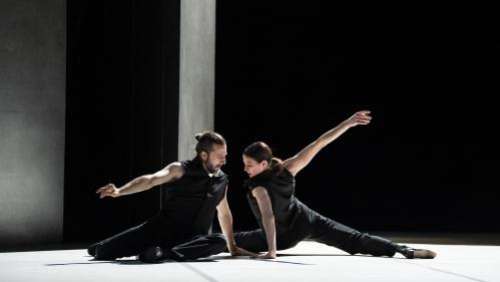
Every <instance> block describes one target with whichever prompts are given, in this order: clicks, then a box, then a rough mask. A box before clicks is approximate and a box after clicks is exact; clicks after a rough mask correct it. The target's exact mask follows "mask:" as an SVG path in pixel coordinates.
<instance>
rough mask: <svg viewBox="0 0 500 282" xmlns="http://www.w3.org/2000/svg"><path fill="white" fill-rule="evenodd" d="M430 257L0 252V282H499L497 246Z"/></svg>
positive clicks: (315, 247) (330, 251)
mask: <svg viewBox="0 0 500 282" xmlns="http://www.w3.org/2000/svg"><path fill="white" fill-rule="evenodd" d="M411 245H412V246H415V247H423V248H429V249H432V250H434V251H436V252H437V253H438V256H437V257H436V258H435V259H434V260H408V259H404V258H403V257H400V256H397V257H394V258H376V257H370V256H351V255H347V254H345V253H343V252H342V251H340V250H337V249H335V248H332V247H328V246H325V245H321V244H318V243H314V242H302V243H300V244H299V245H298V246H296V247H295V248H293V249H289V250H286V251H280V252H278V253H279V257H278V258H277V259H276V260H256V259H248V258H231V257H230V256H229V255H228V254H227V253H223V254H221V255H218V256H213V257H210V258H208V259H205V260H202V261H197V262H186V263H177V262H166V263H162V264H142V263H140V262H138V261H135V260H133V258H126V259H120V260H117V261H115V262H102V261H92V257H90V256H88V255H87V253H86V251H85V250H83V249H76V250H62V251H37V252H7V253H0V281H2V282H16V281H30V282H35V281H51V282H55V281H62V282H68V281H103V282H109V281H122V282H123V281H133V282H154V281H163V282H165V281H183V282H195V281H221V282H222V281H238V282H247V281H249V282H250V281H251V282H257V281H259V282H263V281H272V282H276V281H287V282H295V281H297V282H298V281H300V282H304V281H307V282H309V281H322V282H324V281H339V282H340V281H384V282H391V281H398V282H401V281H432V282H435V281H457V282H459V281H489V282H494V281H500V246H486V245H444V244H435V245H421V244H411Z"/></svg>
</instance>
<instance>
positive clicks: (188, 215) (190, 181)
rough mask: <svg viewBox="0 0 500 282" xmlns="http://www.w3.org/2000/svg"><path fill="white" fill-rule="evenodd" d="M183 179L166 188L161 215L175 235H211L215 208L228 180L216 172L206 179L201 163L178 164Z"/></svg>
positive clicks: (222, 195)
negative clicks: (180, 166) (181, 169)
mask: <svg viewBox="0 0 500 282" xmlns="http://www.w3.org/2000/svg"><path fill="white" fill-rule="evenodd" d="M181 164H182V167H183V168H184V175H183V176H182V177H181V178H180V179H178V180H177V181H174V182H172V183H169V184H167V185H166V189H165V191H166V195H165V197H164V198H163V209H162V213H163V215H164V216H165V217H166V220H167V221H168V222H170V223H172V224H173V226H175V228H176V232H180V231H181V230H182V233H184V234H185V235H186V236H187V235H188V234H189V235H206V234H208V233H209V232H210V229H211V226H212V223H213V219H214V216H215V211H216V207H217V205H218V204H219V203H220V201H221V200H222V199H223V198H224V194H225V190H226V186H227V184H228V177H227V175H226V174H225V173H224V172H223V171H222V170H219V171H218V173H216V174H215V175H209V174H208V173H207V172H206V170H205V169H204V168H203V165H202V163H201V160H200V159H199V158H194V159H193V160H188V161H183V162H181Z"/></svg>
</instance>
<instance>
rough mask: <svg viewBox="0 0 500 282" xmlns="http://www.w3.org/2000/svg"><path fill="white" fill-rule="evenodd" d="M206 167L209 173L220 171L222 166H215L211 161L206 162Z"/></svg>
mask: <svg viewBox="0 0 500 282" xmlns="http://www.w3.org/2000/svg"><path fill="white" fill-rule="evenodd" d="M205 167H206V168H207V170H208V172H209V173H216V172H218V171H219V169H220V167H214V166H212V165H211V164H210V163H209V162H206V163H205Z"/></svg>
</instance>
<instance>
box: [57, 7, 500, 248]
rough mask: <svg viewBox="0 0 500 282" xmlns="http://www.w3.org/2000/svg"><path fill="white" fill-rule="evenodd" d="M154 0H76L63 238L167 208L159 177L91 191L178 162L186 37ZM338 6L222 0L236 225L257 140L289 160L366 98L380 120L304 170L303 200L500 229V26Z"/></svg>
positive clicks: (431, 222)
mask: <svg viewBox="0 0 500 282" xmlns="http://www.w3.org/2000/svg"><path fill="white" fill-rule="evenodd" d="M146 2H147V3H146ZM146 2H145V3H142V2H140V1H133V0H129V1H121V2H120V4H116V3H104V2H102V3H101V2H99V3H98V2H97V1H78V3H73V2H71V3H68V97H67V98H68V100H67V101H68V103H67V133H66V134H67V136H66V139H67V140H66V141H67V152H66V185H65V186H66V188H65V189H66V190H65V198H66V201H65V229H64V230H65V239H66V241H76V240H95V239H100V238H103V237H104V236H108V235H111V234H113V233H116V232H118V231H121V230H123V229H124V228H126V227H129V226H131V225H132V224H137V223H139V222H141V221H142V220H144V219H146V218H147V217H148V216H150V215H152V214H153V213H154V212H155V211H157V210H158V209H159V207H160V206H159V189H153V190H152V191H149V192H146V193H142V194H138V195H132V196H129V197H124V198H120V199H113V200H109V199H105V200H98V199H97V198H96V196H95V194H93V193H94V191H95V189H97V188H98V187H99V186H100V185H104V184H106V183H108V182H114V183H116V184H117V185H121V184H124V183H125V182H126V181H129V180H131V179H132V178H133V177H135V176H138V175H140V174H143V173H148V172H153V171H156V170H158V169H160V168H161V167H162V166H163V165H166V164H167V163H168V162H170V161H173V160H174V159H175V158H173V157H172V156H173V154H170V155H169V154H167V153H165V151H162V149H161V148H162V147H163V148H165V146H166V147H168V148H173V147H175V146H176V144H172V143H168V142H167V141H165V139H162V134H167V135H169V136H176V134H177V132H176V129H175V126H172V124H174V125H175V124H176V123H167V122H165V119H164V116H165V113H166V112H167V113H172V112H173V111H172V107H173V108H175V106H176V103H178V101H176V100H175V99H174V100H169V99H170V98H168V97H163V98H162V97H160V96H158V95H156V94H155V93H159V92H161V91H163V90H164V89H168V90H169V91H175V87H174V86H172V85H174V84H173V83H172V82H171V81H175V79H176V77H175V75H174V76H173V77H172V76H171V75H170V76H169V74H168V72H167V73H166V74H165V72H163V74H162V71H164V70H165V68H164V67H162V66H165V65H166V64H167V62H176V58H175V57H174V58H167V57H166V56H167V55H165V54H169V53H168V50H164V49H163V47H166V46H167V47H168V46H169V48H173V49H172V50H174V51H175V50H176V49H175V48H177V47H176V46H177V45H176V42H177V41H176V40H178V34H176V33H175V31H172V30H175V28H173V29H172V28H171V27H172V25H171V24H169V22H168V21H169V20H172V21H173V22H175V19H176V17H178V13H177V12H175V11H176V9H177V8H178V7H165V6H162V5H167V4H160V3H154V2H149V1H146ZM158 2H163V1H158ZM165 2H169V1H165ZM326 3H328V2H326V1H322V2H318V1H316V2H315V1H313V2H308V3H307V5H306V4H293V3H290V2H288V3H287V4H286V5H284V4H283V3H274V2H273V3H269V2H268V3H266V4H265V5H264V4H263V3H260V2H259V3H257V2H255V3H254V2H252V3H246V2H245V3H243V2H234V1H219V2H218V4H217V5H218V6H217V39H216V109H215V113H216V116H215V129H216V131H218V132H220V133H222V134H223V135H224V136H225V137H226V139H227V140H228V142H229V162H228V164H227V166H226V167H225V168H224V170H225V171H226V172H227V173H228V174H229V175H230V178H231V187H230V189H231V190H230V193H229V199H230V205H231V208H232V210H233V214H234V216H235V228H236V229H240V230H241V229H250V228H253V227H254V226H256V224H255V220H254V219H253V217H252V215H251V213H250V210H249V207H248V204H247V203H246V199H245V191H244V190H243V189H242V188H241V183H242V181H243V179H244V175H243V172H242V164H241V152H242V150H243V148H244V147H245V146H246V145H248V144H249V143H251V142H253V141H256V140H262V141H265V142H267V143H268V144H269V145H271V147H272V148H273V149H274V151H275V155H276V156H278V157H281V158H286V157H289V156H292V155H293V154H294V153H296V152H297V151H298V150H300V149H301V148H302V147H303V146H305V145H307V144H308V143H309V142H311V141H313V140H314V139H315V138H316V137H318V136H319V135H320V134H322V133H323V132H324V131H326V130H328V129H330V128H332V127H333V126H335V125H337V124H338V123H339V122H341V121H342V120H343V119H345V118H347V117H349V116H350V115H351V114H352V113H353V112H355V111H357V110H362V109H369V110H371V111H372V113H373V117H374V119H373V122H372V124H370V125H369V126H367V127H357V128H354V129H352V130H351V131H349V132H347V133H346V134H345V135H344V136H342V137H341V138H340V139H338V140H337V141H335V142H334V143H333V144H331V145H330V146H329V147H327V148H326V149H325V150H323V151H322V152H321V153H320V154H319V155H318V156H317V157H316V158H315V159H314V161H313V162H312V163H311V164H310V165H309V166H308V167H307V168H306V169H305V170H303V172H301V173H300V174H299V176H298V177H297V196H298V197H299V199H301V200H302V201H303V202H305V203H306V204H308V205H309V206H311V207H313V208H314V209H316V210H318V211H319V212H321V213H323V214H324V215H327V216H330V217H333V218H334V219H337V220H339V221H341V222H344V223H346V224H348V225H352V226H354V227H356V228H361V229H365V230H385V231H414V232H423V231H461V232H489V231H500V226H499V224H498V223H496V221H494V220H492V219H494V218H495V217H496V215H497V214H499V213H500V206H499V205H498V198H499V195H500V192H499V191H498V189H497V186H498V184H497V183H496V182H497V181H496V175H495V174H496V172H497V168H498V162H499V158H498V149H497V143H498V137H496V135H497V134H496V129H497V124H496V119H497V117H496V111H497V108H498V107H497V105H496V104H495V103H494V102H493V99H494V98H495V95H496V94H498V93H499V86H498V83H497V78H498V75H499V69H498V65H499V63H500V57H499V50H500V44H499V40H498V36H497V33H495V32H493V31H494V27H496V26H497V25H498V24H497V23H496V22H494V21H490V20H489V19H490V18H489V17H488V16H487V15H482V14H477V13H475V12H474V11H473V10H471V9H465V8H464V9H461V10H457V11H451V10H450V9H448V8H440V7H436V6H429V7H421V8H418V7H413V6H411V7H410V6H409V4H408V5H407V6H398V7H394V6H392V7H382V6H375V7H354V8H353V7H341V6H335V5H332V4H326ZM160 11H170V12H167V14H166V15H165V14H163V13H162V12H160ZM170 43H171V44H170ZM177 43H178V42H177ZM177 59H178V58H177ZM167 65H168V64H167ZM176 67H178V66H177V65H176V64H175V63H172V64H171V65H170V66H169V67H167V68H166V69H167V70H168V69H169V68H170V69H171V70H173V69H175V68H176ZM162 89H163V90H162ZM168 107H171V108H169V109H170V111H167V110H165V109H167V108H168ZM174 121H175V120H174ZM158 128H162V130H158ZM166 140H168V138H167V139H166ZM165 143H168V144H165ZM163 150H165V149H163ZM167 151H168V152H171V150H170V151H169V150H167Z"/></svg>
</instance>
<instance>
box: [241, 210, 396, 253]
mask: <svg viewBox="0 0 500 282" xmlns="http://www.w3.org/2000/svg"><path fill="white" fill-rule="evenodd" d="M303 215H304V216H301V217H300V219H299V220H297V221H296V222H295V223H294V224H293V226H292V227H291V228H288V229H287V230H285V229H281V228H279V227H278V228H277V229H278V230H277V235H276V243H277V248H278V250H284V249H288V248H291V247H293V246H295V245H297V244H298V243H299V242H300V241H302V240H305V239H309V240H313V241H316V242H319V243H323V244H326V245H329V246H333V247H336V248H338V249H341V250H343V251H345V252H347V253H349V254H351V255H354V254H368V255H373V256H388V257H392V256H394V255H395V253H396V247H397V245H396V244H395V243H393V242H391V241H389V240H387V239H385V238H381V237H378V236H373V235H370V234H368V233H362V232H359V231H357V230H355V229H353V228H350V227H348V226H345V225H343V224H341V223H338V222H336V221H334V220H332V219H329V218H327V217H325V216H322V215H321V214H319V213H317V212H315V211H313V210H311V209H309V208H306V209H304V211H303ZM234 236H235V241H236V244H237V245H238V246H239V247H242V248H244V249H247V250H249V251H253V252H265V251H267V250H268V248H267V241H266V235H265V233H264V231H263V230H262V229H257V230H253V231H247V232H238V233H236V234H235V235H234Z"/></svg>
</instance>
